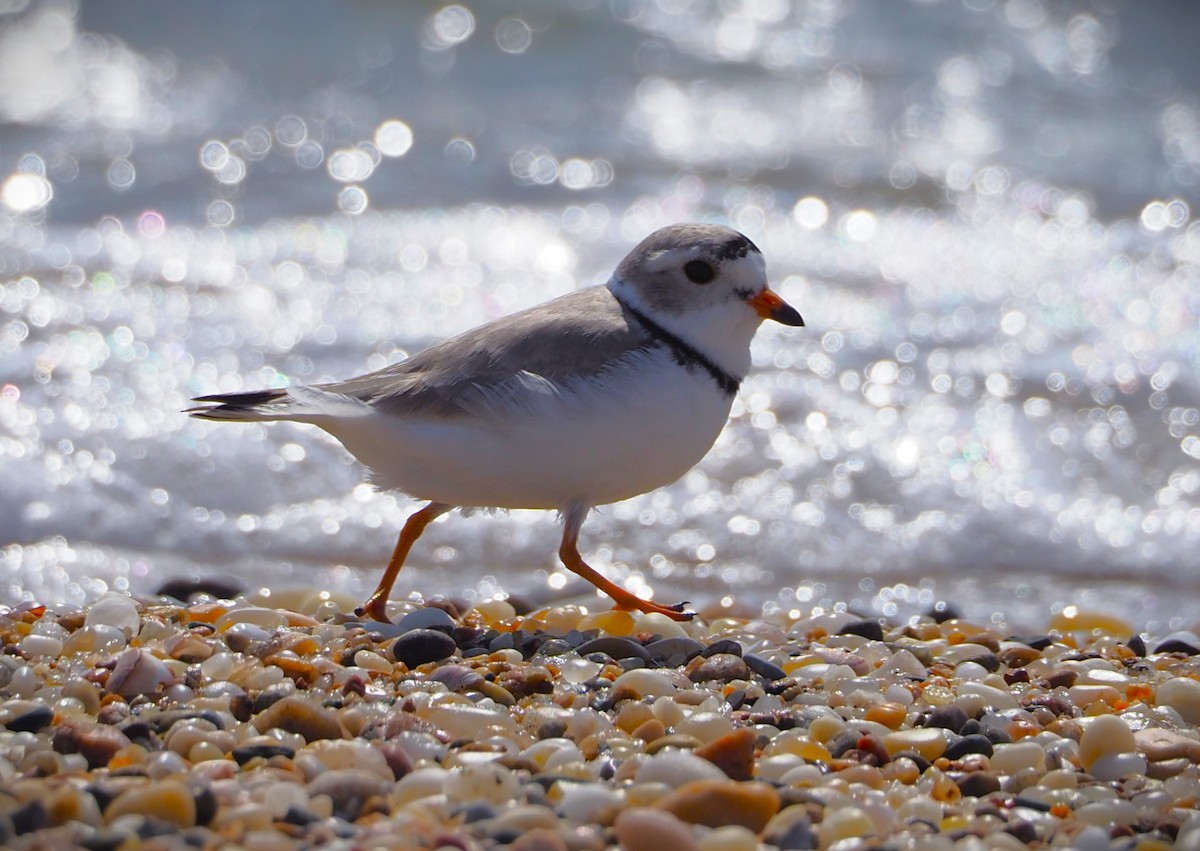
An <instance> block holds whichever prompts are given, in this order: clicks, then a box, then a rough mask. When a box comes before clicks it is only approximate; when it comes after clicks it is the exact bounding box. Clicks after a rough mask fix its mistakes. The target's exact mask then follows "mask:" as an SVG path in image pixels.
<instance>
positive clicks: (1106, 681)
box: [0, 590, 1200, 851]
mask: <svg viewBox="0 0 1200 851" xmlns="http://www.w3.org/2000/svg"><path fill="white" fill-rule="evenodd" d="M393 609H394V610H395V612H396V617H394V618H393V619H394V620H396V621H397V622H396V623H394V624H391V625H387V624H375V623H366V624H363V623H360V622H358V621H357V620H356V619H354V618H352V617H347V616H346V615H345V614H344V612H345V611H346V610H347V606H346V605H345V604H344V601H342V600H341V599H340V595H331V594H323V593H322V592H313V591H307V592H305V591H302V590H298V591H289V592H277V593H276V594H274V595H272V597H271V598H270V599H269V600H267V599H255V598H253V597H250V598H246V597H242V598H239V599H238V600H236V601H221V600H217V599H215V598H206V599H205V598H202V599H200V600H199V601H197V602H194V603H192V604H179V603H176V604H169V603H163V602H160V601H141V602H139V601H136V600H134V599H132V598H129V597H126V596H123V595H119V594H115V593H109V594H106V595H104V596H103V597H101V598H100V599H99V600H98V601H96V603H94V604H92V605H91V606H88V607H86V608H70V607H61V608H57V609H50V608H46V607H41V606H38V605H37V604H33V603H24V604H20V605H18V606H16V607H13V608H12V609H10V610H8V611H7V612H4V613H0V638H2V639H3V645H4V652H3V654H2V655H0V778H2V779H3V781H4V784H3V785H4V786H5V788H6V789H7V790H8V791H7V792H5V793H3V794H0V839H2V840H3V842H4V844H5V847H11V848H33V847H38V846H44V845H46V844H53V845H54V846H55V847H69V846H76V847H89V848H98V847H117V846H118V845H120V844H122V843H123V842H127V841H133V840H134V838H135V837H136V838H140V841H141V842H143V843H146V845H145V846H144V847H155V848H160V847H161V848H174V847H185V845H186V846H187V847H214V848H215V847H220V846H222V845H227V844H230V843H237V844H240V845H242V846H243V847H254V848H277V847H278V848H284V847H315V846H316V845H328V844H329V843H337V844H338V845H341V846H346V847H349V846H351V845H353V846H355V847H358V846H370V847H386V848H393V847H394V848H431V849H432V848H438V847H447V846H449V847H456V848H462V849H475V848H479V849H484V848H493V847H500V846H502V845H508V846H510V847H513V848H516V849H519V851H540V849H603V848H611V847H623V848H627V849H630V850H631V851H642V849H646V851H661V849H662V848H663V847H672V848H683V849H698V851H723V849H730V850H731V851H736V850H738V849H746V851H754V849H758V848H762V847H766V848H797V849H799V848H822V849H829V848H833V849H834V851H852V849H856V848H868V847H876V846H877V845H878V844H879V843H880V842H881V841H883V840H885V839H886V840H887V842H888V847H895V848H910V847H911V848H922V849H924V848H954V847H960V848H967V847H971V848H974V847H986V848H1008V847H1012V848H1021V847H1026V844H1027V843H1031V842H1042V843H1046V844H1054V845H1063V844H1074V845H1075V846H1076V847H1086V848H1093V847H1094V848H1100V847H1103V848H1110V847H1111V848H1126V847H1128V848H1138V849H1154V848H1160V847H1161V848H1166V847H1169V846H1170V845H1171V844H1172V843H1173V842H1175V841H1176V840H1177V839H1178V838H1179V836H1180V835H1181V833H1182V834H1187V835H1188V837H1189V839H1188V841H1190V842H1197V841H1200V817H1197V816H1196V814H1195V806H1196V803H1197V801H1198V800H1200V767H1198V765H1197V763H1198V762H1200V655H1198V654H1200V647H1198V646H1197V645H1200V640H1198V639H1196V636H1194V635H1192V634H1190V633H1184V632H1179V633H1175V634H1172V635H1167V634H1160V635H1152V636H1143V635H1140V634H1136V632H1135V630H1133V629H1132V628H1131V627H1130V625H1129V623H1128V622H1127V621H1125V620H1123V619H1121V618H1119V617H1115V616H1111V615H1107V614H1104V613H1100V612H1096V611H1094V610H1087V609H1085V608H1083V607H1075V608H1073V609H1070V610H1069V611H1068V610H1064V611H1060V612H1059V613H1058V614H1056V615H1054V616H1052V617H1051V618H1049V619H1048V620H1047V621H1046V622H1045V623H1044V624H1042V625H1041V630H1040V631H1039V632H1036V633H1023V634H1021V635H1012V634H1006V633H1005V631H1003V630H1000V629H998V628H997V625H996V624H989V623H986V622H984V623H977V622H972V621H970V620H965V619H961V618H948V619H944V620H941V621H940V622H939V621H938V620H935V619H934V618H933V617H928V616H925V617H919V618H913V619H911V620H909V621H907V622H905V623H900V624H897V623H884V622H881V621H880V620H879V619H874V618H867V619H861V618H860V617H859V616H857V615H853V614H850V613H846V612H832V613H820V614H815V615H813V614H811V613H810V612H807V611H805V612H799V611H797V612H795V613H786V612H778V613H776V614H773V615H770V616H764V617H757V616H755V617H736V616H721V612H720V611H705V612H702V613H701V617H700V618H697V619H696V620H694V621H691V622H688V623H683V624H677V623H674V622H672V621H669V620H667V619H666V618H663V617H661V616H654V615H642V614H640V613H637V614H630V613H626V612H616V611H594V610H593V611H592V612H591V613H585V611H584V610H583V609H582V608H580V607H579V606H576V605H571V604H566V605H557V604H556V605H552V606H549V607H545V608H541V609H537V610H535V611H534V612H531V613H529V614H526V615H523V616H519V615H517V613H516V611H515V610H514V609H513V607H512V606H511V605H509V604H508V603H506V602H503V601H496V600H493V601H487V602H484V603H480V604H479V605H478V606H476V607H475V608H472V609H470V610H467V611H459V610H458V609H457V608H456V607H455V606H454V605H453V604H451V603H445V602H438V601H431V602H430V604H429V605H427V606H424V607H421V606H417V605H416V604H414V603H413V602H410V601H405V602H402V603H399V604H393ZM973 842H974V843H979V842H983V843H984V844H983V845H978V844H975V845H972V844H971V843H973ZM335 847H337V846H336V845H335Z"/></svg>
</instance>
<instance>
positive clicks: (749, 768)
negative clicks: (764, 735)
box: [696, 727, 758, 780]
mask: <svg viewBox="0 0 1200 851" xmlns="http://www.w3.org/2000/svg"><path fill="white" fill-rule="evenodd" d="M757 742H758V736H757V735H756V734H755V732H754V731H753V730H751V729H750V728H749V727H739V728H738V729H736V730H734V731H733V732H732V733H726V734H725V735H724V736H721V737H720V738H719V739H714V740H713V741H711V742H709V743H708V744H707V745H704V746H702V747H699V748H696V756H699V757H703V758H704V759H707V760H708V761H709V762H711V763H712V764H713V765H715V766H716V767H717V768H719V769H721V770H722V771H724V772H725V775H726V776H727V777H728V778H729V779H730V780H750V779H751V778H753V777H754V749H755V745H756V744H757Z"/></svg>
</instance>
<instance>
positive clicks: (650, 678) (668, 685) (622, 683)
mask: <svg viewBox="0 0 1200 851" xmlns="http://www.w3.org/2000/svg"><path fill="white" fill-rule="evenodd" d="M612 687H613V689H618V688H622V687H624V688H628V689H630V690H631V691H633V692H636V693H637V694H640V695H641V696H642V697H662V696H664V695H669V694H675V692H677V691H679V689H677V688H676V687H675V684H674V683H672V682H671V681H670V680H669V679H668V678H667V676H666V674H663V673H660V672H659V671H653V670H651V669H649V668H634V669H633V670H632V671H626V672H625V673H623V674H621V676H619V677H617V678H616V679H615V680H613V684H612Z"/></svg>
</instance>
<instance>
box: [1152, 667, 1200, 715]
mask: <svg viewBox="0 0 1200 851" xmlns="http://www.w3.org/2000/svg"><path fill="white" fill-rule="evenodd" d="M1156 696H1157V698H1158V703H1159V705H1160V706H1169V707H1171V708H1172V709H1174V710H1175V711H1176V712H1178V713H1179V717H1180V718H1182V719H1183V720H1184V721H1185V722H1187V723H1188V724H1192V725H1196V726H1200V680H1194V679H1192V678H1191V677H1172V678H1171V679H1169V680H1167V681H1166V682H1164V683H1162V684H1161V685H1159V687H1158V693H1157V695H1156Z"/></svg>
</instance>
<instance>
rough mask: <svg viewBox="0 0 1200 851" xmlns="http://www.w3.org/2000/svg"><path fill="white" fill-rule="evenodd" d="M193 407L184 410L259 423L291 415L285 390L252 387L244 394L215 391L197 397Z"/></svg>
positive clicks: (202, 416) (195, 414) (211, 417)
mask: <svg viewBox="0 0 1200 851" xmlns="http://www.w3.org/2000/svg"><path fill="white" fill-rule="evenodd" d="M192 401H193V402H197V403H199V404H197V405H196V406H195V407H194V408H187V409H186V410H185V411H184V413H187V414H191V415H192V416H193V417H197V418H199V419H202V420H240V421H244V422H261V421H264V420H286V419H291V416H292V415H294V413H295V412H294V410H293V407H294V406H293V405H292V404H291V400H290V398H289V396H288V391H287V390H285V389H282V388H281V389H278V390H252V391H250V392H248V393H216V394H213V395H211V396H198V397H197V398H195V399H193V400H192Z"/></svg>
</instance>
